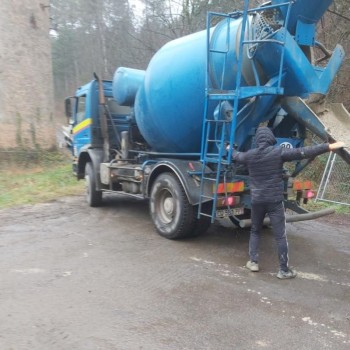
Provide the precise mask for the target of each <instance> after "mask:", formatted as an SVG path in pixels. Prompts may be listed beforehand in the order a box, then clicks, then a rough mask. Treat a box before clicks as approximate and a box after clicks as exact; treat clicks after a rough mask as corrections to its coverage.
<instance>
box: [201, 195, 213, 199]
mask: <svg viewBox="0 0 350 350" xmlns="http://www.w3.org/2000/svg"><path fill="white" fill-rule="evenodd" d="M201 198H205V199H215V197H212V196H205V195H204V194H202V195H201Z"/></svg>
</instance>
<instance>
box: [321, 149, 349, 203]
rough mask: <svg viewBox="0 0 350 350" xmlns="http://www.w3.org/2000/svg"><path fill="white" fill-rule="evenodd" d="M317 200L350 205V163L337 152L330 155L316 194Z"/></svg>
mask: <svg viewBox="0 0 350 350" xmlns="http://www.w3.org/2000/svg"><path fill="white" fill-rule="evenodd" d="M317 200H320V201H325V202H332V203H336V204H344V205H350V171H349V165H348V164H347V163H346V162H345V161H344V160H343V159H342V158H340V157H339V156H337V154H335V153H330V154H329V156H328V159H327V163H326V166H325V169H324V172H323V176H322V179H321V181H320V186H319V189H318V192H317V195H316V201H317Z"/></svg>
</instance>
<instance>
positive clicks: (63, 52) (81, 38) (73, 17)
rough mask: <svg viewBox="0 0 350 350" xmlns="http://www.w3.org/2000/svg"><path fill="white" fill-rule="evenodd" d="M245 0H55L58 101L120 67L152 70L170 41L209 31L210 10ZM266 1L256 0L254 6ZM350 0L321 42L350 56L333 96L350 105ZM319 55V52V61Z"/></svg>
mask: <svg viewBox="0 0 350 350" xmlns="http://www.w3.org/2000/svg"><path fill="white" fill-rule="evenodd" d="M243 3H244V1H243V0H217V1H214V0H51V40H52V50H53V51H52V56H53V73H54V84H55V98H56V101H57V102H58V103H61V101H62V100H63V99H64V97H66V96H69V95H71V94H73V93H74V91H75V89H76V88H77V87H78V86H80V85H82V84H84V83H86V82H88V81H90V80H91V79H92V77H93V72H96V73H98V74H99V75H100V76H101V77H102V78H103V79H112V77H113V74H114V72H115V70H116V68H117V67H120V66H125V67H130V68H138V69H146V68H147V65H148V63H149V61H150V59H151V58H152V56H153V55H154V53H155V52H156V51H157V50H158V49H159V48H160V47H161V46H162V45H164V44H165V43H166V42H168V41H170V40H173V39H175V38H178V37H181V36H184V35H187V34H190V33H194V32H197V31H200V30H203V29H205V27H206V16H207V12H208V11H215V12H224V13H229V12H233V11H235V10H241V9H242V8H243ZM262 3H266V1H263V0H261V1H258V0H251V1H250V7H253V6H256V5H260V4H262ZM349 36H350V0H334V2H333V4H332V5H331V7H330V8H329V9H328V11H327V12H326V14H325V16H324V17H323V18H322V20H321V21H320V23H319V26H318V37H317V41H319V42H321V43H322V44H323V45H324V47H325V48H326V49H327V50H333V49H334V47H335V46H336V45H337V44H341V45H342V46H343V47H344V50H345V53H346V58H345V60H344V63H343V66H342V68H341V70H340V72H339V74H338V76H337V78H336V79H335V81H334V82H333V85H332V87H331V90H330V92H329V94H328V96H327V99H328V100H329V101H330V102H342V103H344V105H345V106H346V107H347V108H348V109H350V101H349V89H350V42H349ZM318 54H319V53H318V52H317V50H315V59H317V55H318Z"/></svg>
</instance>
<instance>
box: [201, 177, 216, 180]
mask: <svg viewBox="0 0 350 350" xmlns="http://www.w3.org/2000/svg"><path fill="white" fill-rule="evenodd" d="M202 179H203V180H208V181H216V179H214V178H212V177H205V176H203V177H202Z"/></svg>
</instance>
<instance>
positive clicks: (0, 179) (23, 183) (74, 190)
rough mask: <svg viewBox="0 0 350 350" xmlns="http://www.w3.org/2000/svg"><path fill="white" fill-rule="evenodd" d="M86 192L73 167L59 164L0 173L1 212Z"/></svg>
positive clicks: (13, 169) (7, 170) (6, 170)
mask: <svg viewBox="0 0 350 350" xmlns="http://www.w3.org/2000/svg"><path fill="white" fill-rule="evenodd" d="M83 192H84V181H77V179H76V177H75V176H74V175H73V173H72V166H71V164H67V163H63V164H62V163H61V162H59V163H52V164H50V165H47V166H37V167H35V168H13V167H11V168H8V169H3V170H1V171H0V208H6V207H13V206H16V205H23V204H35V203H42V202H46V201H50V200H54V199H56V198H58V197H62V196H69V195H77V194H82V193H83Z"/></svg>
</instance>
